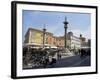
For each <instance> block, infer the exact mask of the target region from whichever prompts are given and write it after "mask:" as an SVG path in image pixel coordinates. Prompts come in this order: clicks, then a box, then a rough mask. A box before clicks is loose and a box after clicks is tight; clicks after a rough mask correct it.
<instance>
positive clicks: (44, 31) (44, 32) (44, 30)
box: [43, 24, 46, 48]
mask: <svg viewBox="0 0 100 80" xmlns="http://www.w3.org/2000/svg"><path fill="white" fill-rule="evenodd" d="M45 34H46V29H45V24H44V28H43V48H44V46H45Z"/></svg>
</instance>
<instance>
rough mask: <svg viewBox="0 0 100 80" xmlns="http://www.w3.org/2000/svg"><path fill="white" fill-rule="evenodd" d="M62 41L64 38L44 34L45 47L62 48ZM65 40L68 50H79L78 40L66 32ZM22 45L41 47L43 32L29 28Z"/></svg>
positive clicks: (79, 42) (79, 41) (79, 43)
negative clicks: (37, 45) (31, 44)
mask: <svg viewBox="0 0 100 80" xmlns="http://www.w3.org/2000/svg"><path fill="white" fill-rule="evenodd" d="M64 40H65V39H64V36H54V35H53V33H50V32H45V39H44V43H45V45H49V46H56V47H59V48H64V44H65V43H64ZM66 40H67V41H66V42H67V48H69V49H79V48H80V47H81V40H80V38H79V37H76V36H74V35H73V33H72V32H68V34H67V39H66ZM24 43H35V44H39V45H43V31H42V30H38V29H34V28H29V29H28V31H27V33H26V35H25V41H24Z"/></svg>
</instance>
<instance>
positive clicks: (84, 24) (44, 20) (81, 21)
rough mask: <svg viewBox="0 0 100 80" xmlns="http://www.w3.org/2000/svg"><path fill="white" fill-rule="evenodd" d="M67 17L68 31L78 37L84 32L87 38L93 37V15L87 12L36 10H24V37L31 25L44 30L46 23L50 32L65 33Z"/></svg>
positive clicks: (56, 34) (57, 34) (58, 34)
mask: <svg viewBox="0 0 100 80" xmlns="http://www.w3.org/2000/svg"><path fill="white" fill-rule="evenodd" d="M65 16H66V17H67V21H68V22H69V24H68V31H72V32H73V33H74V35H76V36H77V37H78V36H79V35H80V34H83V36H84V37H86V38H91V30H90V28H91V22H90V21H91V15H90V14H86V13H64V12H45V11H34V10H23V12H22V26H23V37H24V35H25V33H26V32H27V30H28V28H29V27H33V28H36V29H40V30H42V29H43V27H44V24H45V25H46V29H47V31H48V32H51V33H53V34H54V35H55V36H62V35H64V24H63V22H64V19H65Z"/></svg>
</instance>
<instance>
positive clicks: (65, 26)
mask: <svg viewBox="0 0 100 80" xmlns="http://www.w3.org/2000/svg"><path fill="white" fill-rule="evenodd" d="M63 23H64V29H65V49H66V48H67V28H68V22H67V18H66V17H65V21H64V22H63Z"/></svg>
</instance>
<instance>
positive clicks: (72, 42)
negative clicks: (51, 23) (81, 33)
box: [67, 32, 81, 50]
mask: <svg viewBox="0 0 100 80" xmlns="http://www.w3.org/2000/svg"><path fill="white" fill-rule="evenodd" d="M67 36H68V37H67V38H68V39H67V46H68V48H69V49H76V50H77V49H80V48H81V40H80V38H79V37H76V36H74V35H73V33H72V32H68V35H67Z"/></svg>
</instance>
